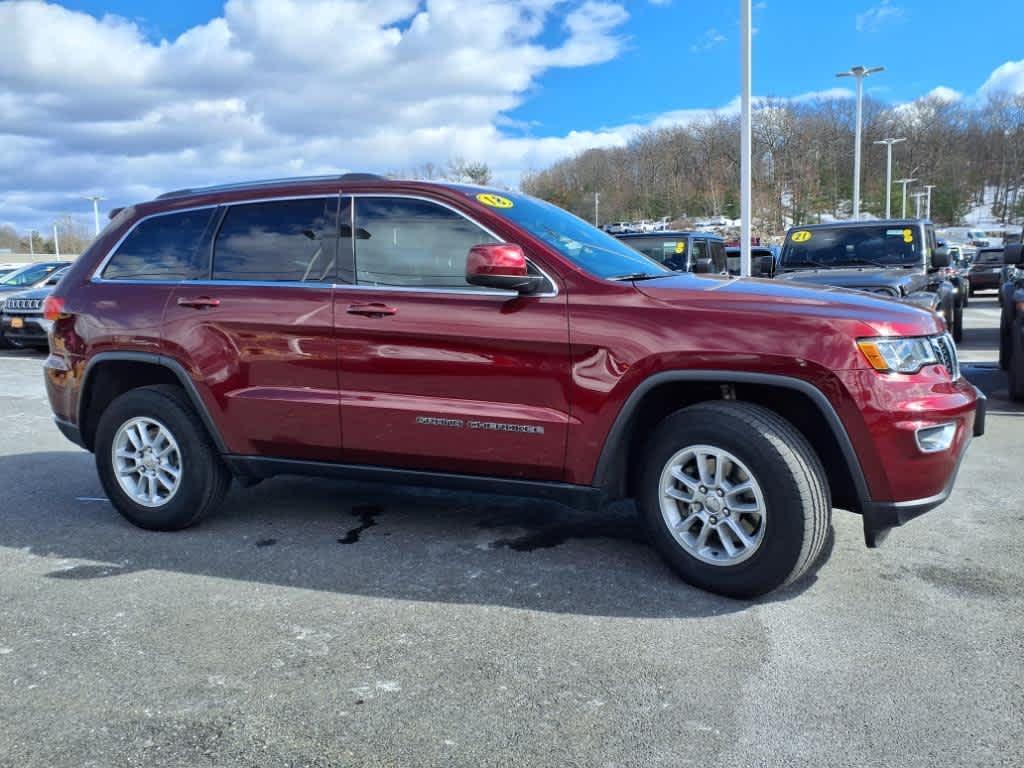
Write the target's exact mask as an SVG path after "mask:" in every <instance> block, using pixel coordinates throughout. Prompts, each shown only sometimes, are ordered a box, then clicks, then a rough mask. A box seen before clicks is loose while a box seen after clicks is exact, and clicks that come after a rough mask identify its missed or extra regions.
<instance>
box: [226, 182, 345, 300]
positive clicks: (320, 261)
mask: <svg viewBox="0 0 1024 768" xmlns="http://www.w3.org/2000/svg"><path fill="white" fill-rule="evenodd" d="M338 274H339V270H338V198H337V197H316V198H309V199H302V200H272V201H267V202H260V203H244V204H240V205H233V206H231V207H230V208H229V209H228V211H227V213H225V214H224V221H223V222H222V223H221V225H220V231H219V232H218V233H217V238H216V241H215V243H214V249H213V279H214V280H234V281H248V282H296V283H324V282H326V283H333V282H334V281H335V279H337V277H338Z"/></svg>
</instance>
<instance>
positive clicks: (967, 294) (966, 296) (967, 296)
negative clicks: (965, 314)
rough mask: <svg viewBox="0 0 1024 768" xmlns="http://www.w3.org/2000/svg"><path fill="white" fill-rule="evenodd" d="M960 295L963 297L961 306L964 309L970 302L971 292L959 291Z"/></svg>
mask: <svg viewBox="0 0 1024 768" xmlns="http://www.w3.org/2000/svg"><path fill="white" fill-rule="evenodd" d="M960 295H961V296H962V297H963V301H962V302H961V303H962V304H963V306H964V307H965V308H966V307H967V305H968V304H969V303H970V301H971V292H970V291H969V290H967V291H964V290H961V291H960Z"/></svg>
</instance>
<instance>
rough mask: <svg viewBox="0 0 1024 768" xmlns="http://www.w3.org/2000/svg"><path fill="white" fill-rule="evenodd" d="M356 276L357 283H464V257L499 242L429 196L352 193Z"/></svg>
mask: <svg viewBox="0 0 1024 768" xmlns="http://www.w3.org/2000/svg"><path fill="white" fill-rule="evenodd" d="M355 222H356V227H355V231H356V237H355V252H356V276H357V280H358V282H359V283H360V284H366V285H392V286H403V287H417V288H466V289H472V290H478V289H477V288H476V286H472V285H470V284H469V283H467V282H466V257H467V256H468V255H469V249H470V248H472V247H473V246H474V245H478V244H482V243H497V242H500V241H499V240H498V239H497V238H495V237H493V236H492V235H490V234H488V233H487V232H485V231H484V230H483V229H481V228H480V227H479V226H478V225H477V224H474V223H473V222H472V221H470V220H469V219H467V218H465V217H464V216H462V215H460V214H458V213H456V212H455V211H453V210H451V209H449V208H445V207H444V206H441V205H438V204H437V203H432V202H429V201H427V200H416V199H412V198H401V197H358V198H356V215H355Z"/></svg>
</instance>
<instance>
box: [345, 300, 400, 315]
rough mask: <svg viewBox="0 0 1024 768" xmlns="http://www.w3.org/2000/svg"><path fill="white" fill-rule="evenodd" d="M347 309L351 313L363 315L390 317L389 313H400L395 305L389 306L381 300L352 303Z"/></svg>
mask: <svg viewBox="0 0 1024 768" xmlns="http://www.w3.org/2000/svg"><path fill="white" fill-rule="evenodd" d="M345 311H346V312H348V314H350V315H362V316H363V317H388V316H389V315H397V314H398V310H397V309H395V307H389V306H388V305H387V304H381V303H379V302H374V303H373V304H351V305H349V308H348V309H346V310H345Z"/></svg>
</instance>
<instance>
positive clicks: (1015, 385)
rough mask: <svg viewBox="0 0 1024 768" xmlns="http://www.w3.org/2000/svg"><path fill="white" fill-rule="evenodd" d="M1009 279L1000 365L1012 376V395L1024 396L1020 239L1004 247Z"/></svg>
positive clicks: (1023, 255)
mask: <svg viewBox="0 0 1024 768" xmlns="http://www.w3.org/2000/svg"><path fill="white" fill-rule="evenodd" d="M1003 261H1004V262H1005V263H1006V266H1007V268H1008V269H1007V272H1006V281H1005V282H1004V283H1003V284H1002V285H1001V286H999V298H1000V300H1001V303H1002V305H1003V310H1002V315H1001V317H1000V322H999V365H1000V367H1001V368H1002V369H1003V370H1004V371H1006V372H1007V374H1008V375H1009V379H1010V399H1011V400H1024V251H1022V246H1021V245H1020V243H1015V244H1014V245H1008V246H1006V248H1005V249H1004V251H1003Z"/></svg>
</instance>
